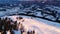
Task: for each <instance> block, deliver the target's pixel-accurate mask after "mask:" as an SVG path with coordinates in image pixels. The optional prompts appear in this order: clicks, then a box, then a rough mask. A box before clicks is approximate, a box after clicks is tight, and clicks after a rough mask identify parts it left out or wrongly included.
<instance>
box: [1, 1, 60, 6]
mask: <svg viewBox="0 0 60 34" xmlns="http://www.w3.org/2000/svg"><path fill="white" fill-rule="evenodd" d="M6 3H8V4H9V3H10V4H14V3H16V4H19V3H30V4H31V3H38V4H50V5H58V6H60V0H0V4H6Z"/></svg>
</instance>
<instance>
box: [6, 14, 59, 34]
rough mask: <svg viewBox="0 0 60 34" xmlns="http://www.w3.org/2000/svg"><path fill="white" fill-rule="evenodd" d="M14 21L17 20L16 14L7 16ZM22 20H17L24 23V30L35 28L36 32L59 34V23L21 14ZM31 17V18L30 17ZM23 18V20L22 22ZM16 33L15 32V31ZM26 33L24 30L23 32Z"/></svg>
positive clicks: (39, 33)
mask: <svg viewBox="0 0 60 34" xmlns="http://www.w3.org/2000/svg"><path fill="white" fill-rule="evenodd" d="M20 16H21V15H20ZM7 17H9V18H11V19H13V20H14V21H15V20H17V19H16V17H18V16H16V15H15V16H7ZM21 17H23V19H22V20H17V21H18V22H21V23H22V24H23V25H24V28H25V30H26V31H31V30H35V32H36V34H60V27H59V26H60V24H59V23H55V22H50V21H47V20H43V19H39V18H33V17H29V16H21ZM31 18H33V19H31ZM23 20H24V22H22V21H23ZM16 33H17V32H16ZM25 34H26V32H25Z"/></svg>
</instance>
